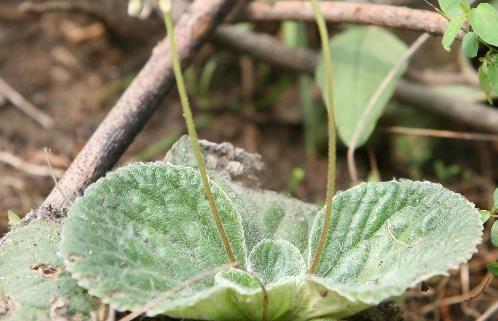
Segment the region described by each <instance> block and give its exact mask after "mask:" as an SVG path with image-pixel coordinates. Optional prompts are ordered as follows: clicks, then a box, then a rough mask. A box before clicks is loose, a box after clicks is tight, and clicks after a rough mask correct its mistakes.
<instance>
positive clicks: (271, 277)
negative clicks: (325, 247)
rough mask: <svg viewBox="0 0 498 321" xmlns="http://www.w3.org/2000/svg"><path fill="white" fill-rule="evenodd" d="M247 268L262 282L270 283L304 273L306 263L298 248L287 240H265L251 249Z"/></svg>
mask: <svg viewBox="0 0 498 321" xmlns="http://www.w3.org/2000/svg"><path fill="white" fill-rule="evenodd" d="M248 269H249V271H252V272H254V273H255V274H256V275H257V276H258V278H259V279H260V280H261V281H262V282H263V284H271V283H275V282H278V281H280V280H282V279H286V278H287V277H289V276H302V275H304V273H305V272H306V263H304V259H303V257H302V256H301V254H300V253H299V250H298V249H297V248H296V247H295V246H294V245H292V244H290V243H289V242H287V241H281V240H278V241H274V240H265V241H262V242H261V243H259V244H258V245H256V246H255V247H254V248H253V249H252V251H251V254H250V255H249V266H248Z"/></svg>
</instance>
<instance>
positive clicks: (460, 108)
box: [215, 26, 498, 133]
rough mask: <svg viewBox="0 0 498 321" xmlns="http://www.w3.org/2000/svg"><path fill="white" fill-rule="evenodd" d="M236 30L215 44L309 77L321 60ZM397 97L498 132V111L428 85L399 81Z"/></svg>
mask: <svg viewBox="0 0 498 321" xmlns="http://www.w3.org/2000/svg"><path fill="white" fill-rule="evenodd" d="M228 28H230V29H228ZM234 28H235V27H228V26H227V27H225V28H224V30H225V31H226V30H229V32H230V33H231V36H230V37H225V36H224V35H223V34H221V33H220V34H218V33H217V34H216V42H215V43H216V44H217V45H219V46H221V47H226V48H229V49H230V50H237V51H239V52H241V53H244V54H247V55H249V56H251V57H254V58H255V59H258V60H261V61H264V62H268V63H271V64H274V65H275V66H277V67H280V68H286V69H290V70H294V71H298V72H306V73H309V74H313V73H314V71H315V66H316V64H317V61H318V55H317V53H316V52H315V51H313V50H310V49H305V48H290V47H287V46H285V45H283V44H281V43H279V42H278V41H277V40H275V39H270V38H269V37H268V36H267V35H265V34H263V35H262V34H258V33H255V32H248V31H241V30H235V29H234ZM225 33H226V32H225ZM236 35H237V36H236ZM275 53H278V55H279V57H285V58H282V59H278V60H277V59H275V57H274V55H275ZM289 61H291V63H289ZM395 96H396V97H397V98H398V99H400V100H401V101H404V102H406V103H407V104H409V105H412V106H414V107H417V108H421V109H424V110H427V111H430V112H433V113H436V114H440V115H443V116H445V117H447V118H449V119H453V120H456V121H459V122H462V123H465V124H468V125H471V126H474V127H477V128H480V129H483V130H485V131H489V132H491V133H498V111H497V110H495V109H493V108H490V107H488V106H486V105H483V104H479V103H473V102H468V101H465V100H461V99H458V98H453V97H450V96H447V95H445V94H441V93H439V92H437V91H435V90H433V89H431V88H430V87H428V86H424V85H420V84H415V83H412V82H408V81H406V80H400V81H398V87H397V89H396V93H395Z"/></svg>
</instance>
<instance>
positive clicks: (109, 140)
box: [43, 0, 236, 208]
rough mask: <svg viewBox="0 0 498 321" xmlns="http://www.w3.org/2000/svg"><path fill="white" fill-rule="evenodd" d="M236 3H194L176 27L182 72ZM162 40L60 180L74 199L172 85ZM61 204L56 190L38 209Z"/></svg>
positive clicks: (111, 162) (105, 168) (113, 158)
mask: <svg viewBox="0 0 498 321" xmlns="http://www.w3.org/2000/svg"><path fill="white" fill-rule="evenodd" d="M235 2H236V1H235V0H197V1H195V2H194V3H193V4H192V5H191V7H190V10H189V11H188V12H186V13H185V14H184V15H183V16H182V17H181V18H180V20H179V21H178V23H177V25H176V35H177V43H176V44H177V48H178V53H179V56H180V57H181V61H182V64H183V66H184V67H186V66H187V65H188V64H189V62H190V60H191V59H192V57H193V56H194V55H195V54H196V53H197V52H198V49H199V48H200V47H201V46H202V45H203V44H204V43H205V42H206V40H207V39H208V38H209V36H210V34H211V32H212V31H213V28H214V27H215V26H216V25H217V24H218V23H219V21H220V20H221V19H222V18H223V17H224V16H225V15H226V13H227V12H228V11H229V10H230V9H231V7H232V6H233V5H234V4H235ZM169 49H170V48H169V45H168V44H167V41H163V42H161V43H159V44H158V45H157V46H156V48H155V49H154V50H153V53H152V55H151V57H150V58H149V60H148V61H147V63H146V64H145V66H144V67H143V68H142V70H141V71H140V73H139V74H138V75H137V77H136V78H135V79H134V81H133V82H132V83H131V85H130V86H129V87H128V88H127V89H126V91H125V92H124V93H123V95H122V96H121V98H120V99H119V100H118V102H117V103H116V104H115V106H114V107H113V108H112V110H111V111H110V113H109V114H108V115H107V117H106V118H105V119H104V121H103V122H102V123H101V124H100V126H99V127H98V128H97V130H96V131H95V133H94V134H93V136H92V137H91V138H90V139H89V140H88V142H87V143H86V145H85V146H84V147H83V149H82V150H81V151H80V153H79V154H78V156H77V157H76V159H75V160H74V161H73V162H72V163H71V166H70V167H69V169H68V170H67V171H66V173H65V174H64V176H63V177H62V178H61V180H60V181H59V185H60V188H61V189H62V190H63V191H64V192H65V194H66V196H67V197H68V199H69V200H73V199H74V198H75V197H76V196H78V195H80V193H81V192H82V191H83V190H84V189H85V187H86V186H88V185H89V184H91V183H93V182H94V181H95V180H96V179H98V178H100V177H101V176H102V175H103V174H104V173H105V172H106V171H108V170H109V169H111V168H112V166H114V164H115V163H116V161H117V160H118V158H119V157H120V156H121V154H122V153H123V152H124V151H125V149H126V148H127V147H128V145H129V144H130V143H131V142H132V141H133V139H134V138H135V136H136V135H137V134H138V132H139V131H140V130H141V129H142V127H143V126H144V124H145V123H146V122H147V120H148V119H149V117H150V116H151V115H152V113H153V112H154V110H155V109H156V107H157V105H158V103H159V101H160V99H162V98H163V97H164V94H166V93H167V92H168V91H169V90H170V89H171V88H172V87H173V84H174V75H173V64H172V61H171V56H170V54H171V52H170V50H169ZM63 203H64V199H63V198H62V197H61V196H60V194H59V192H57V190H56V189H53V190H52V192H51V193H50V195H48V197H47V199H46V200H45V202H44V204H43V205H51V206H52V207H54V208H61V207H62V204H63Z"/></svg>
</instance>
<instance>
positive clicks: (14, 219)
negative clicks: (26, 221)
mask: <svg viewBox="0 0 498 321" xmlns="http://www.w3.org/2000/svg"><path fill="white" fill-rule="evenodd" d="M7 217H8V219H9V225H10V226H14V225H17V224H19V223H21V218H20V217H19V216H18V215H17V214H16V213H14V212H13V211H11V210H9V211H7Z"/></svg>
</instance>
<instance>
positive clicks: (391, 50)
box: [315, 26, 407, 146]
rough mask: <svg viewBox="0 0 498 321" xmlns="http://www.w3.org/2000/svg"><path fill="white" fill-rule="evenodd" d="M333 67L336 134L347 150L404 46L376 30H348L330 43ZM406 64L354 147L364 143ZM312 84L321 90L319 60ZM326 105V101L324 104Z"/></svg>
mask: <svg viewBox="0 0 498 321" xmlns="http://www.w3.org/2000/svg"><path fill="white" fill-rule="evenodd" d="M331 47H332V61H333V64H334V72H333V73H334V75H333V77H334V78H333V79H334V101H335V118H336V125H337V130H338V132H339V136H340V138H341V140H342V141H343V142H344V143H345V144H346V145H348V146H349V144H350V143H351V140H352V137H353V133H354V132H355V129H356V127H357V125H358V122H359V121H360V119H361V117H362V114H363V111H364V110H365V109H366V108H367V106H368V103H369V101H370V99H371V98H372V96H373V95H374V93H375V92H376V91H377V88H378V87H379V85H380V84H381V83H382V81H383V80H384V78H385V77H386V75H387V74H388V73H389V71H390V70H391V68H392V67H393V66H394V65H395V64H396V63H397V62H398V61H399V60H400V59H401V57H402V56H403V54H404V53H405V51H406V50H407V48H406V45H405V44H404V43H403V42H402V41H400V40H399V39H398V38H397V37H396V36H395V35H393V34H392V33H390V32H389V31H387V30H385V29H382V28H380V27H373V26H369V27H351V28H349V29H348V30H346V31H345V32H343V33H341V34H339V35H337V36H335V37H333V38H332V41H331ZM405 69H406V64H405V65H404V66H403V68H401V69H400V71H399V72H398V73H397V75H396V76H395V77H394V78H393V80H392V81H391V82H390V84H389V85H388V86H387V88H386V90H385V91H384V92H383V93H382V95H381V97H380V99H379V100H378V102H377V103H376V104H375V106H374V108H373V109H372V111H371V112H370V114H369V116H368V118H367V121H366V123H365V127H364V128H363V130H362V133H361V135H360V138H359V140H358V143H357V145H358V146H360V145H362V144H363V143H365V142H366V140H367V139H368V137H370V135H371V134H372V132H373V130H374V128H375V124H376V123H377V120H378V119H379V117H380V116H381V115H382V113H383V111H384V108H385V107H386V105H387V103H388V102H389V100H390V99H391V97H392V95H393V94H394V90H395V87H396V82H397V80H398V79H399V78H400V77H401V76H402V74H403V73H404V71H405ZM315 74H316V80H317V82H318V84H319V85H320V87H321V88H322V94H324V93H325V92H326V91H325V90H324V88H325V71H324V65H323V59H322V61H321V62H320V63H319V64H318V66H317V69H316V72H315ZM324 101H326V100H324Z"/></svg>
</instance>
